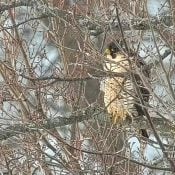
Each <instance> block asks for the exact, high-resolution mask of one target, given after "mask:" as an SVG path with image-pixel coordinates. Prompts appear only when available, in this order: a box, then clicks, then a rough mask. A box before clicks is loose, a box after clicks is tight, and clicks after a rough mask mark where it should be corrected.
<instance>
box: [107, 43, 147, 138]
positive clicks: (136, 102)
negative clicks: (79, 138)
mask: <svg viewBox="0 0 175 175" xmlns="http://www.w3.org/2000/svg"><path fill="white" fill-rule="evenodd" d="M105 56H106V59H105V63H104V70H105V71H109V72H111V73H120V74H123V75H125V76H114V77H109V78H106V80H105V83H104V84H105V87H104V104H105V106H106V109H107V112H108V113H109V114H110V116H111V119H112V123H113V124H116V123H121V122H123V121H125V120H126V119H127V118H129V119H131V120H132V121H133V120H134V119H136V118H137V117H141V116H144V110H143V106H142V105H141V103H140V98H142V99H143V101H144V102H146V103H147V102H148V100H149V91H148V90H147V88H146V87H145V86H144V83H143V81H142V80H143V79H142V78H149V70H148V69H147V68H146V64H145V63H144V61H143V60H142V59H141V58H139V56H138V55H137V54H135V53H133V52H132V53H129V54H127V53H126V52H125V50H123V49H122V48H121V47H120V46H119V45H117V44H116V43H114V42H111V43H109V44H108V46H107V49H106V50H105ZM138 72H139V73H138ZM139 74H140V75H139ZM141 77H142V78H141ZM138 91H139V93H140V94H141V97H140V96H139V95H138ZM141 134H142V136H144V137H148V134H147V132H146V130H145V129H141Z"/></svg>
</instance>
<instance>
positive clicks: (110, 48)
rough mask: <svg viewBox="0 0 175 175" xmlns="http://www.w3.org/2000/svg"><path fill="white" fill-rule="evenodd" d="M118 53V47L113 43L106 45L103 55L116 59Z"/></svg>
mask: <svg viewBox="0 0 175 175" xmlns="http://www.w3.org/2000/svg"><path fill="white" fill-rule="evenodd" d="M119 51H120V49H119V48H118V46H117V45H116V44H115V43H114V42H110V43H109V44H108V45H107V48H106V50H105V52H104V54H105V55H106V56H107V55H110V56H111V57H112V58H113V59H114V58H115V57H116V54H117V53H118V52H119Z"/></svg>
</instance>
